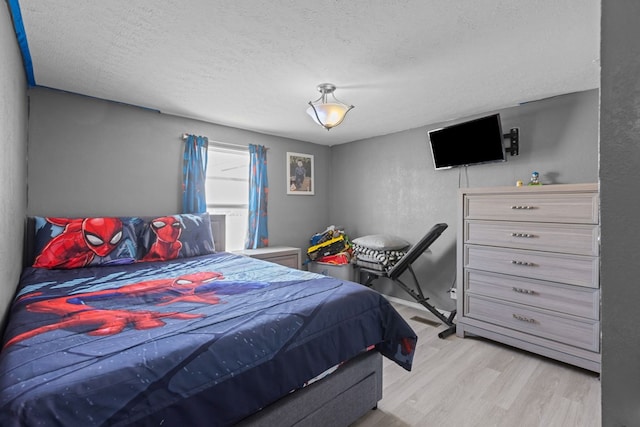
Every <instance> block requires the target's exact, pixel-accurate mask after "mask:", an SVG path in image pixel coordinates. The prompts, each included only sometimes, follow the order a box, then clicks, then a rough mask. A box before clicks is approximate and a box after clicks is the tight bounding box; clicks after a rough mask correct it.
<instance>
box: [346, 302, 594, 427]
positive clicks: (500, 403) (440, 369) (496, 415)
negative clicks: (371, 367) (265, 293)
mask: <svg viewBox="0 0 640 427" xmlns="http://www.w3.org/2000/svg"><path fill="white" fill-rule="evenodd" d="M393 305H394V306H395V307H396V309H397V310H398V311H399V312H400V313H401V314H402V316H403V317H404V318H405V319H406V320H407V322H408V323H409V324H410V325H411V327H412V328H413V329H414V330H415V331H416V333H417V334H418V346H417V349H416V355H415V358H414V364H413V369H412V371H411V372H407V371H405V370H404V369H402V368H400V367H399V366H398V365H396V364H395V363H393V362H391V361H389V360H387V359H386V358H384V375H383V398H382V400H381V401H380V403H379V404H378V409H376V410H372V411H371V412H370V413H368V414H366V415H365V416H364V417H363V418H361V419H360V420H358V422H356V423H355V424H354V426H356V427H369V426H379V427H391V426H398V427H406V426H419V427H431V426H434V427H439V426H455V427H466V426H469V427H476V426H478V427H485V426H496V427H514V426H516V427H530V426H531V427H534V426H544V427H555V426H558V427H573V426H576V427H578V426H579V427H599V426H600V425H601V417H600V379H599V376H598V375H597V374H595V373H593V372H590V371H586V370H583V369H580V368H576V367H573V366H570V365H566V364H564V363H560V362H556V361H553V360H551V359H547V358H544V357H539V356H536V355H533V354H531V353H528V352H524V351H520V350H517V349H513V348H512V347H508V346H504V345H501V344H498V343H494V342H492V341H489V340H485V339H482V338H464V339H463V338H458V337H457V336H455V335H454V336H450V337H448V338H446V339H444V340H443V339H440V338H438V336H437V333H438V332H439V331H440V330H442V329H444V327H443V326H437V327H434V326H432V325H429V324H428V323H426V322H424V321H421V320H420V319H429V320H430V319H435V318H434V317H433V316H432V315H431V314H430V313H428V312H427V311H426V310H421V309H416V308H413V307H411V306H406V305H403V304H397V303H393Z"/></svg>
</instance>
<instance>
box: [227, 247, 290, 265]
mask: <svg viewBox="0 0 640 427" xmlns="http://www.w3.org/2000/svg"><path fill="white" fill-rule="evenodd" d="M234 253H235V254H238V255H244V256H248V257H251V258H257V259H261V260H264V261H269V262H273V263H276V264H280V265H284V266H285V267H290V268H296V269H298V270H300V268H301V263H302V261H301V259H300V248H294V247H291V246H271V247H268V248H259V249H243V250H241V251H234Z"/></svg>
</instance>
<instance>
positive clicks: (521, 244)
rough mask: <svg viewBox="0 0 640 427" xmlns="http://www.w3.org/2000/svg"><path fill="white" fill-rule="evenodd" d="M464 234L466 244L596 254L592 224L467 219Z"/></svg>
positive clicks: (595, 237)
mask: <svg viewBox="0 0 640 427" xmlns="http://www.w3.org/2000/svg"><path fill="white" fill-rule="evenodd" d="M464 236H465V243H471V244H477V245H489V246H504V247H508V248H516V249H533V250H539V251H547V252H564V253H569V254H578V255H591V256H597V255H598V252H599V247H600V245H599V244H598V237H599V232H598V226H597V225H595V224H549V223H536V222H496V221H477V220H469V221H466V222H465V230H464Z"/></svg>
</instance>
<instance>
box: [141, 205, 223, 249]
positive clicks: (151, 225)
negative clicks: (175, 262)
mask: <svg viewBox="0 0 640 427" xmlns="http://www.w3.org/2000/svg"><path fill="white" fill-rule="evenodd" d="M142 245H143V247H144V250H145V254H144V256H143V257H141V259H140V261H166V260H170V259H176V258H188V257H194V256H198V255H206V254H212V253H214V252H215V246H214V243H213V234H212V233H211V220H210V218H209V214H208V213H202V214H179V215H167V216H159V217H154V218H150V219H149V220H148V221H146V222H145V226H144V231H143V234H142Z"/></svg>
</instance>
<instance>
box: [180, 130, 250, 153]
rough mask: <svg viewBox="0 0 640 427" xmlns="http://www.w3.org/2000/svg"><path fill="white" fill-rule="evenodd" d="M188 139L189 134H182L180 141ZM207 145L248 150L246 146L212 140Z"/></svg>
mask: <svg viewBox="0 0 640 427" xmlns="http://www.w3.org/2000/svg"><path fill="white" fill-rule="evenodd" d="M188 137H189V134H188V133H183V134H182V138H181V139H182V140H183V141H186V140H187V138H188ZM207 139H209V138H207ZM209 143H211V144H213V145H218V146H221V147H224V146H227V147H235V148H243V149H245V150H248V149H249V146H247V145H242V144H234V143H232V142H222V141H214V140H212V139H209Z"/></svg>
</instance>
